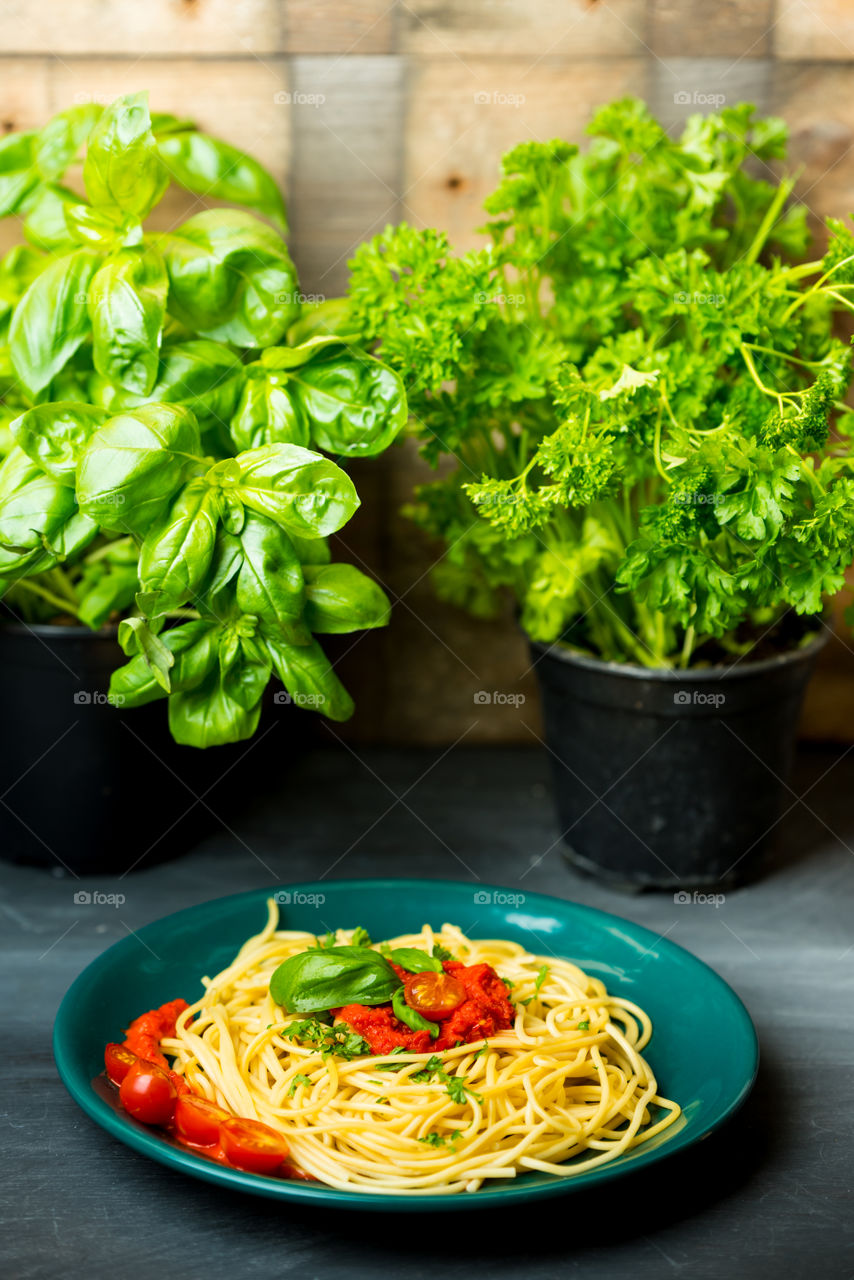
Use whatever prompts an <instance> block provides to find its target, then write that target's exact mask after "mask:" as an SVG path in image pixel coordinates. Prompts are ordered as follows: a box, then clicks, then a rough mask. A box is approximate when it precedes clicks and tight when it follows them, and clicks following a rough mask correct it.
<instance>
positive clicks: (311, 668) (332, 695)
mask: <svg viewBox="0 0 854 1280" xmlns="http://www.w3.org/2000/svg"><path fill="white" fill-rule="evenodd" d="M264 642H265V644H266V645H267V648H268V649H269V651H270V657H271V658H272V660H273V670H274V671H275V672H276V675H277V676H278V677H279V679H280V680H281V682H282V684H283V685H284V686H285V688H286V689H287V691H288V693H289V694H290V696H291V700H292V701H293V702H294V703H296V705H297V706H299V707H305V708H308V709H311V710H313V711H319V712H320V713H321V715H324V716H326V717H328V719H330V720H348V719H349V718H350V716H351V715H352V714H353V699H352V698H351V697H350V695H349V693H348V692H347V690H346V689H345V688H344V686H343V684H342V683H341V681H340V680H339V679H338V677H337V676H336V674H335V672H334V670H333V668H332V663H331V662H330V661H329V659H328V658H327V656H326V654H325V653H324V652H323V650H322V649H321V647H320V645H319V644H318V643H317V641H316V640H312V642H311V644H300V645H294V644H287V643H285V641H284V640H282V638H281V637H280V636H277V635H275V634H274V633H273V632H272V631H271V630H270V629H268V628H265V630H264Z"/></svg>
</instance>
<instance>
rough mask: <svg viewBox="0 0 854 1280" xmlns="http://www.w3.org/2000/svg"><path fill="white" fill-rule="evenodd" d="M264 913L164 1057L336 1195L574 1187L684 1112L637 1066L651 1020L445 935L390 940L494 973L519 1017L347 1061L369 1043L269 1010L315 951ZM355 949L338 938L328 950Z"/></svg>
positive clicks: (576, 972) (524, 963) (548, 969)
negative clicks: (454, 1039) (279, 975)
mask: <svg viewBox="0 0 854 1280" xmlns="http://www.w3.org/2000/svg"><path fill="white" fill-rule="evenodd" d="M268 912H269V914H268V919H267V924H266V926H265V927H264V929H263V930H262V931H261V932H260V933H259V934H257V935H256V936H255V937H252V938H250V939H249V940H248V941H247V942H246V943H245V944H244V945H243V946H242V947H241V949H240V951H239V952H238V954H237V955H236V957H235V959H234V960H233V962H232V963H231V964H230V965H229V966H228V967H227V968H226V969H224V970H223V971H222V972H221V973H219V974H217V975H216V977H214V978H204V979H203V983H204V986H205V988H206V991H205V994H204V996H203V997H202V998H201V999H200V1000H199V1001H197V1002H196V1003H195V1004H193V1005H191V1006H189V1008H187V1009H186V1010H185V1011H184V1012H182V1013H181V1014H180V1016H179V1017H178V1018H177V1022H176V1027H175V1034H174V1037H171V1036H170V1037H167V1038H164V1039H163V1040H162V1041H161V1044H160V1048H161V1051H162V1052H163V1053H164V1054H166V1055H167V1056H168V1057H169V1058H170V1059H172V1063H171V1066H172V1071H173V1072H175V1073H177V1075H178V1076H180V1077H182V1078H183V1082H184V1083H185V1084H186V1085H187V1086H189V1088H190V1090H191V1091H192V1092H193V1093H194V1094H196V1095H197V1096H199V1097H202V1098H206V1099H208V1100H209V1101H210V1102H212V1103H216V1104H217V1105H218V1106H220V1107H222V1108H224V1109H225V1110H226V1111H228V1112H229V1113H231V1114H232V1115H234V1116H240V1117H245V1118H248V1119H254V1120H257V1121H260V1122H261V1123H262V1124H265V1125H268V1126H270V1128H272V1129H274V1130H276V1131H277V1132H278V1133H280V1134H282V1135H283V1136H284V1137H285V1139H286V1141H287V1144H288V1147H289V1149H290V1158H291V1160H292V1162H293V1163H294V1164H295V1165H296V1166H297V1167H298V1168H299V1169H300V1170H302V1171H303V1172H304V1173H306V1174H308V1175H310V1176H313V1177H315V1178H317V1179H318V1180H319V1181H321V1182H323V1183H326V1184H328V1185H329V1186H332V1187H337V1188H340V1189H344V1190H354V1191H358V1190H364V1191H368V1190H370V1191H373V1192H377V1193H381V1194H388V1195H401V1194H407V1195H413V1196H418V1195H424V1194H429V1193H437V1192H440V1193H447V1194H453V1193H459V1192H471V1191H476V1190H477V1189H478V1188H480V1187H481V1186H483V1184H484V1183H493V1182H496V1181H499V1180H506V1179H512V1178H514V1177H516V1176H517V1175H518V1174H521V1173H524V1172H526V1171H530V1170H539V1171H541V1172H544V1173H549V1174H555V1175H558V1176H562V1177H571V1176H574V1175H577V1174H579V1173H582V1172H584V1171H586V1170H588V1169H591V1168H595V1167H596V1166H598V1165H602V1164H605V1163H607V1162H608V1161H611V1160H614V1159H616V1157H617V1156H619V1155H621V1154H622V1153H623V1152H625V1151H628V1150H629V1149H630V1148H632V1147H635V1146H637V1145H638V1144H639V1143H642V1142H646V1141H648V1140H649V1139H650V1138H652V1137H653V1136H654V1135H656V1134H658V1133H660V1132H661V1131H662V1130H664V1129H666V1128H667V1127H668V1126H669V1125H672V1124H673V1123H674V1122H675V1121H676V1120H677V1118H678V1117H679V1115H680V1108H679V1106H678V1105H677V1104H676V1103H675V1102H671V1101H669V1100H668V1099H666V1098H663V1097H661V1096H659V1093H658V1086H657V1084H656V1081H655V1077H654V1076H653V1073H652V1071H651V1069H650V1067H649V1064H648V1063H647V1062H646V1061H645V1059H644V1058H643V1057H642V1056H641V1050H642V1049H643V1048H644V1047H645V1045H646V1044H647V1043H648V1041H649V1039H650V1036H651V1034H652V1026H651V1023H650V1020H649V1018H648V1017H647V1015H646V1014H645V1013H644V1011H643V1010H642V1009H640V1008H638V1006H637V1005H634V1004H632V1003H631V1002H630V1001H628V1000H623V999H620V998H617V997H615V996H613V995H610V994H609V993H608V991H607V990H606V988H605V986H604V985H603V983H601V982H600V981H598V980H597V979H596V978H593V977H591V976H589V975H588V974H586V973H584V972H583V971H582V970H581V969H579V968H578V967H577V966H575V965H573V964H570V963H569V962H568V961H566V960H561V959H554V958H552V957H544V956H539V955H533V954H531V953H529V952H528V951H526V950H525V948H524V947H522V946H519V945H518V944H517V943H514V942H509V941H503V940H495V939H491V940H471V939H469V938H466V937H465V936H464V935H463V934H462V933H461V931H460V930H459V929H457V928H455V927H454V926H452V925H447V924H446V925H443V926H442V928H441V930H440V931H438V932H436V933H434V932H433V930H432V929H430V928H429V927H428V926H425V927H424V928H423V930H422V931H421V933H418V934H407V935H405V936H402V937H400V938H396V939H394V940H392V941H391V942H390V943H389V944H387V945H386V944H384V949H385V950H386V952H387V953H388V948H389V947H391V948H418V949H421V950H423V951H426V952H427V953H428V955H432V954H433V947H434V944H438V948H437V950H438V949H439V948H444V949H445V950H446V952H450V953H451V954H452V956H453V957H455V959H458V960H462V961H463V962H464V964H465V965H467V966H471V965H477V964H487V965H490V966H492V967H493V968H494V970H495V971H496V972H497V974H498V975H499V976H500V978H501V979H503V980H504V982H505V983H506V984H507V987H508V988H509V992H510V998H511V1000H512V1004H513V1007H514V1009H515V1022H514V1024H513V1026H512V1027H510V1028H509V1029H506V1030H500V1031H498V1032H497V1033H496V1034H495V1035H493V1036H491V1037H490V1038H489V1039H488V1040H486V1041H484V1040H481V1041H479V1042H476V1043H465V1044H458V1045H456V1046H455V1047H453V1048H448V1049H445V1050H443V1051H442V1052H440V1053H438V1054H436V1053H432V1054H431V1053H429V1052H427V1053H412V1052H408V1051H406V1050H404V1049H401V1047H400V1046H398V1047H397V1048H396V1049H394V1050H393V1051H392V1052H390V1053H386V1054H383V1055H382V1056H374V1055H372V1054H371V1053H370V1050H369V1047H368V1046H367V1045H366V1044H365V1042H364V1041H363V1040H362V1041H361V1046H362V1052H359V1051H358V1047H357V1050H356V1051H355V1052H353V1049H352V1045H351V1044H350V1041H351V1040H355V1041H356V1042H359V1041H360V1037H359V1036H356V1035H353V1036H346V1035H344V1036H343V1037H342V1035H341V1029H340V1028H339V1027H337V1026H336V1027H330V1026H323V1025H322V1024H318V1023H313V1024H311V1023H306V1021H305V1020H304V1015H302V1014H290V1013H287V1012H283V1009H282V1008H281V1006H280V1005H278V1004H276V1003H275V1002H274V1001H273V999H272V997H271V994H270V979H271V976H272V974H273V973H274V972H275V970H276V969H277V968H278V967H279V966H280V965H281V964H282V963H283V961H285V960H287V959H288V958H289V957H291V956H295V955H297V954H299V953H302V952H305V951H306V950H307V949H308V948H312V947H316V946H317V940H316V939H315V938H314V936H313V935H311V934H307V933H295V932H287V931H283V930H279V928H278V923H279V921H278V909H277V907H276V904H275V902H274V901H273V900H272V899H271V900H270V901H269V902H268ZM352 939H353V934H352V933H351V932H348V931H345V930H341V931H339V932H338V934H337V935H336V938H335V940H334V942H335V945H336V946H341V947H346V946H347V945H348V944H350V943H351V942H352ZM312 1026H313V1027H314V1029H315V1030H314V1039H312V1036H311V1028H312ZM318 1028H319V1029H320V1031H321V1032H322V1033H323V1034H325V1035H326V1036H327V1039H326V1040H323V1039H322V1038H321V1039H318V1034H317V1032H318ZM343 1030H344V1032H347V1031H348V1030H349V1029H348V1028H346V1027H345V1028H343ZM333 1036H335V1037H337V1038H335V1039H333ZM339 1045H340V1046H341V1048H340V1052H339V1051H337V1048H336V1046H339ZM330 1046H332V1047H331V1048H330ZM364 1050H367V1051H368V1052H367V1056H366V1054H365V1052H364Z"/></svg>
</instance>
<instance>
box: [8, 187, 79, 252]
mask: <svg viewBox="0 0 854 1280" xmlns="http://www.w3.org/2000/svg"><path fill="white" fill-rule="evenodd" d="M79 203H80V197H79V195H77V193H76V192H75V191H69V189H68V187H62V186H56V185H53V184H51V183H42V184H41V185H40V186H38V187H35V188H34V189H33V191H32V192H30V194H29V195H28V196H27V198H26V200H25V201H24V204H23V206H22V209H21V212H22V213H25V214H26V218H25V220H24V235H25V236H26V237H27V239H28V240H29V242H30V244H33V245H35V246H36V248H37V249H46V250H47V251H48V252H49V253H52V252H54V251H55V250H58V249H62V250H64V251H66V252H67V251H68V250H69V249H70V248H72V247H73V241H72V240H71V236H70V234H69V231H68V223H67V221H66V217H65V214H66V209H67V208H68V207H69V206H70V205H78V204H79Z"/></svg>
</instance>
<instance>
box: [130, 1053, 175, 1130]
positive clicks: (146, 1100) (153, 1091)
mask: <svg viewBox="0 0 854 1280" xmlns="http://www.w3.org/2000/svg"><path fill="white" fill-rule="evenodd" d="M177 1096H178V1091H177V1089H176V1088H175V1086H174V1084H173V1083H172V1081H171V1080H170V1079H169V1077H168V1075H167V1074H166V1072H165V1071H163V1070H162V1069H161V1068H160V1067H158V1066H156V1064H155V1063H153V1062H145V1061H144V1060H143V1059H142V1058H140V1059H139V1061H138V1062H136V1063H134V1065H133V1066H132V1067H131V1068H130V1070H129V1071H128V1073H127V1075H126V1076H125V1078H124V1080H123V1081H122V1083H121V1086H120V1087H119V1098H120V1099H121V1103H122V1106H123V1107H124V1109H125V1111H127V1112H128V1113H129V1114H130V1115H132V1116H135V1117H136V1119H137V1120H141V1121H142V1123H143V1124H168V1123H169V1121H170V1120H171V1119H172V1114H173V1112H174V1110H175V1099H176V1098H177Z"/></svg>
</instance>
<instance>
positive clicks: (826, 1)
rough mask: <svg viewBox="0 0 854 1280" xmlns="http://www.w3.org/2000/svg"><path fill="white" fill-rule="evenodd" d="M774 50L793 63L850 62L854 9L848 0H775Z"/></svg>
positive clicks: (852, 43) (853, 54) (853, 57)
mask: <svg viewBox="0 0 854 1280" xmlns="http://www.w3.org/2000/svg"><path fill="white" fill-rule="evenodd" d="M777 9H778V14H777V23H776V27H775V31H774V48H775V52H776V54H777V57H778V58H791V59H794V60H795V61H797V62H805V61H807V60H812V59H815V60H816V61H828V62H851V61H852V59H854V7H852V5H851V4H850V3H849V0H788V2H787V3H781V2H780V0H778V4H777Z"/></svg>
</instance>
